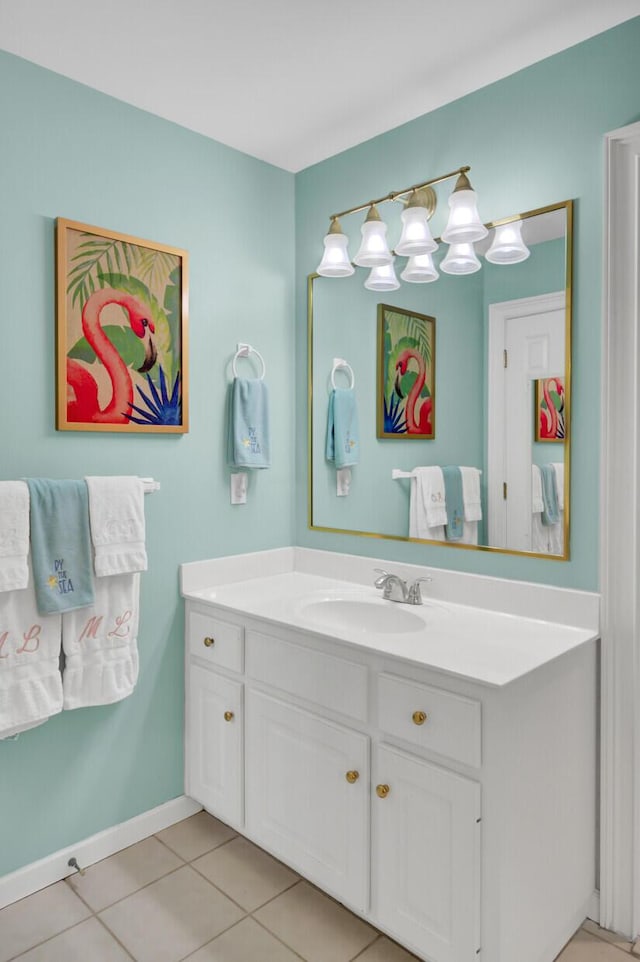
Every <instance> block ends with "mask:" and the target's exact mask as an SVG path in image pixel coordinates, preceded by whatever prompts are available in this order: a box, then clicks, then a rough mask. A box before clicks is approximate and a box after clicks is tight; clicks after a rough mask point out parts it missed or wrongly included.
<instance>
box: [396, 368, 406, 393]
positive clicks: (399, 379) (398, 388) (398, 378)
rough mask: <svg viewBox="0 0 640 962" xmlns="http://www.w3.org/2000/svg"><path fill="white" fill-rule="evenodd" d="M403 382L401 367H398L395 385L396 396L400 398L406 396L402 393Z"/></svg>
mask: <svg viewBox="0 0 640 962" xmlns="http://www.w3.org/2000/svg"><path fill="white" fill-rule="evenodd" d="M401 382H402V375H401V374H400V367H397V368H396V380H395V384H394V389H395V392H396V394H397V395H398V397H400V398H403V397H404V394H403V393H402V386H401Z"/></svg>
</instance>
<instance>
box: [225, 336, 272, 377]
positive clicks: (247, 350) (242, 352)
mask: <svg viewBox="0 0 640 962" xmlns="http://www.w3.org/2000/svg"><path fill="white" fill-rule="evenodd" d="M250 354H255V356H256V357H257V358H258V360H259V361H260V363H261V364H262V374H261V375H260V380H261V381H264V376H265V374H266V373H267V365H266V364H265V363H264V358H263V356H262V354H261V353H260V351H256V349H255V347H251V345H250V344H238V349H237V351H236V353H235V354H234V357H233V361H232V362H231V370H232V371H233V376H234V377H237V376H238V372H237V370H236V361H237V360H238V358H239V357H248V356H249V355H250Z"/></svg>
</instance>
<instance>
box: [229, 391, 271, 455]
mask: <svg viewBox="0 0 640 962" xmlns="http://www.w3.org/2000/svg"><path fill="white" fill-rule="evenodd" d="M227 459H228V462H229V464H230V466H231V467H232V468H270V467H271V438H270V431H269V394H268V391H267V385H266V384H265V383H264V381H262V380H261V379H260V378H246V377H236V378H234V379H233V383H232V385H231V392H230V397H229V432H228V450H227Z"/></svg>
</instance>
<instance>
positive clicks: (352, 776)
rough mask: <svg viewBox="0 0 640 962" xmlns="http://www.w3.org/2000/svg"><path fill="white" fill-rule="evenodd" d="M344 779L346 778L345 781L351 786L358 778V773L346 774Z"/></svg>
mask: <svg viewBox="0 0 640 962" xmlns="http://www.w3.org/2000/svg"><path fill="white" fill-rule="evenodd" d="M344 777H345V778H346V780H347V781H348V782H349V784H350V785H353V783H354V782H357V781H358V779H359V778H360V772H347V774H346V775H345V776H344Z"/></svg>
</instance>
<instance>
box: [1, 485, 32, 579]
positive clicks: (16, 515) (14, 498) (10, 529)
mask: <svg viewBox="0 0 640 962" xmlns="http://www.w3.org/2000/svg"><path fill="white" fill-rule="evenodd" d="M28 556H29V489H28V487H27V485H26V483H25V482H24V481H0V591H16V590H22V589H23V588H26V587H27V584H28V583H29V568H28V566H27V558H28Z"/></svg>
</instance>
